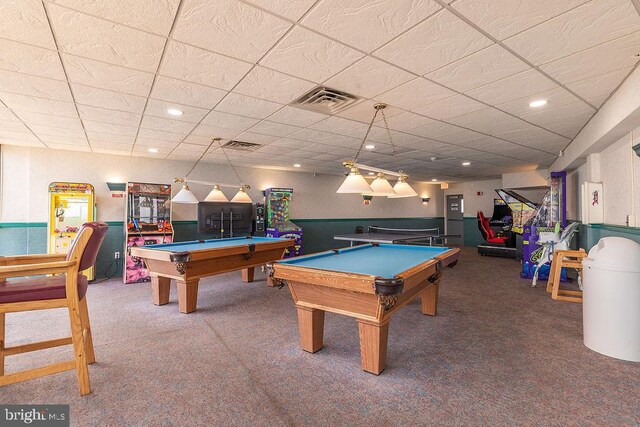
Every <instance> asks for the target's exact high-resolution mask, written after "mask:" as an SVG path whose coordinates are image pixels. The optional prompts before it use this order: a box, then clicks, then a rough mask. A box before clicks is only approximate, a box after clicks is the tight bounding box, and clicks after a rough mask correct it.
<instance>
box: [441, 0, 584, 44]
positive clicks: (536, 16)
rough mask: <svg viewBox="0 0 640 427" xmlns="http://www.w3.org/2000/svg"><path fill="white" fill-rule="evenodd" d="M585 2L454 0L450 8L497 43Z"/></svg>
mask: <svg viewBox="0 0 640 427" xmlns="http://www.w3.org/2000/svg"><path fill="white" fill-rule="evenodd" d="M587 1H589V0H563V1H557V0H537V1H513V0H458V1H455V2H453V4H452V6H453V8H454V9H456V10H457V11H458V12H460V13H461V14H463V15H464V16H465V17H466V18H467V19H469V20H470V21H471V22H473V23H474V24H476V25H477V26H479V27H480V28H482V29H483V30H484V31H486V32H488V33H489V34H491V35H492V36H493V37H495V38H496V39H498V40H504V39H506V38H507V37H510V36H512V35H514V34H517V33H519V32H522V31H524V30H526V29H527V28H531V27H533V26H535V25H538V24H540V23H542V22H544V21H547V20H549V19H551V18H553V17H554V16H558V15H560V14H562V13H564V12H567V11H568V10H570V9H573V8H574V7H576V6H579V5H581V4H583V3H586V2H587Z"/></svg>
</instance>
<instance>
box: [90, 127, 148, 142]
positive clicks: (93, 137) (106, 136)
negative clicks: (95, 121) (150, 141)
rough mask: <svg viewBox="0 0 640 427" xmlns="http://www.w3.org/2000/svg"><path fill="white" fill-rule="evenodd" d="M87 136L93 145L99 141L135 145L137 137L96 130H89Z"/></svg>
mask: <svg viewBox="0 0 640 427" xmlns="http://www.w3.org/2000/svg"><path fill="white" fill-rule="evenodd" d="M87 138H88V139H89V142H90V143H91V145H92V146H93V145H94V144H95V143H96V142H97V141H102V142H112V143H117V144H129V145H133V143H134V142H135V139H136V138H135V136H127V135H115V134H112V133H102V132H94V131H89V130H88V131H87Z"/></svg>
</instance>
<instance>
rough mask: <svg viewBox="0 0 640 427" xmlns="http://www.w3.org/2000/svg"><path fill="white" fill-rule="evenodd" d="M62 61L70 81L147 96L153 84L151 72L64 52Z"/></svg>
mask: <svg viewBox="0 0 640 427" xmlns="http://www.w3.org/2000/svg"><path fill="white" fill-rule="evenodd" d="M62 61H63V62H64V67H65V71H66V72H67V76H69V81H70V82H72V83H80V84H82V85H85V86H93V87H97V88H101V89H106V90H111V91H114V92H122V93H127V94H130V95H138V96H148V95H149V91H150V90H151V85H152V84H153V74H152V73H146V72H144V71H137V70H132V69H130V68H124V67H120V66H118V65H113V64H106V63H104V62H99V61H94V60H92V59H87V58H81V57H79V56H72V55H66V54H63V55H62Z"/></svg>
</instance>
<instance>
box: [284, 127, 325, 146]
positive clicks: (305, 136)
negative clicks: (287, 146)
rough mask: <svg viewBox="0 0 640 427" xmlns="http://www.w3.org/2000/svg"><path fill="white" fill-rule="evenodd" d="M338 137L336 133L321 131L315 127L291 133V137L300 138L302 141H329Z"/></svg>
mask: <svg viewBox="0 0 640 427" xmlns="http://www.w3.org/2000/svg"><path fill="white" fill-rule="evenodd" d="M335 137H336V135H335V134H332V133H329V132H320V131H318V130H315V129H301V130H299V131H298V132H295V133H293V134H291V135H289V138H291V139H300V140H302V141H310V142H319V143H325V144H326V143H329V142H331V141H332V140H333V139H334V138H335Z"/></svg>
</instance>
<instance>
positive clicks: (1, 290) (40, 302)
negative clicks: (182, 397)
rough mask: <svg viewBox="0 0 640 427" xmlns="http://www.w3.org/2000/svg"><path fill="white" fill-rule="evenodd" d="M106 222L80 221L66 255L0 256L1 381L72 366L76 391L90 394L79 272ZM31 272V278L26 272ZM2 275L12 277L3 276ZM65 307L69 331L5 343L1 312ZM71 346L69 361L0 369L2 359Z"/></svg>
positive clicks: (92, 257)
mask: <svg viewBox="0 0 640 427" xmlns="http://www.w3.org/2000/svg"><path fill="white" fill-rule="evenodd" d="M108 228H109V226H108V225H107V224H105V223H103V222H89V223H86V224H83V225H82V228H81V229H80V231H79V232H78V234H77V236H76V238H75V239H74V241H73V243H72V244H71V249H70V250H69V253H68V254H67V255H65V254H43V255H19V256H7V257H0V385H6V384H13V383H16V382H20V381H26V380H30V379H33V378H38V377H41V376H45V375H50V374H55V373H58V372H62V371H67V370H70V369H76V371H77V376H78V388H79V389H80V394H81V395H85V394H88V393H91V387H90V384H89V369H88V366H87V365H88V364H91V363H93V362H95V354H94V351H93V340H92V337H91V327H90V324H89V312H88V309H87V299H86V298H85V295H86V292H87V278H86V276H84V275H82V274H81V273H80V272H81V271H83V270H86V269H88V268H90V267H93V265H94V264H95V262H96V257H97V255H98V250H99V249H100V246H101V245H102V242H103V240H104V237H105V235H106V233H107V229H108ZM25 276H33V277H25ZM7 278H14V279H11V280H9V281H7V280H6V279H7ZM63 307H66V308H67V309H68V310H69V321H70V324H71V336H70V337H67V338H58V339H53V340H48V341H41V342H36V343H30V344H23V345H17V346H13V347H7V346H6V342H5V316H6V313H14V312H21V311H31V310H42V309H49V308H63ZM69 344H72V345H73V352H74V355H75V358H74V360H72V361H68V362H62V363H56V364H53V365H48V366H44V367H40V368H34V369H28V370H24V371H21V372H16V373H12V374H5V372H4V358H5V357H6V356H13V355H16V354H21V353H26V352H30V351H35V350H42V349H45V348H51V347H58V346H61V345H69Z"/></svg>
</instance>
